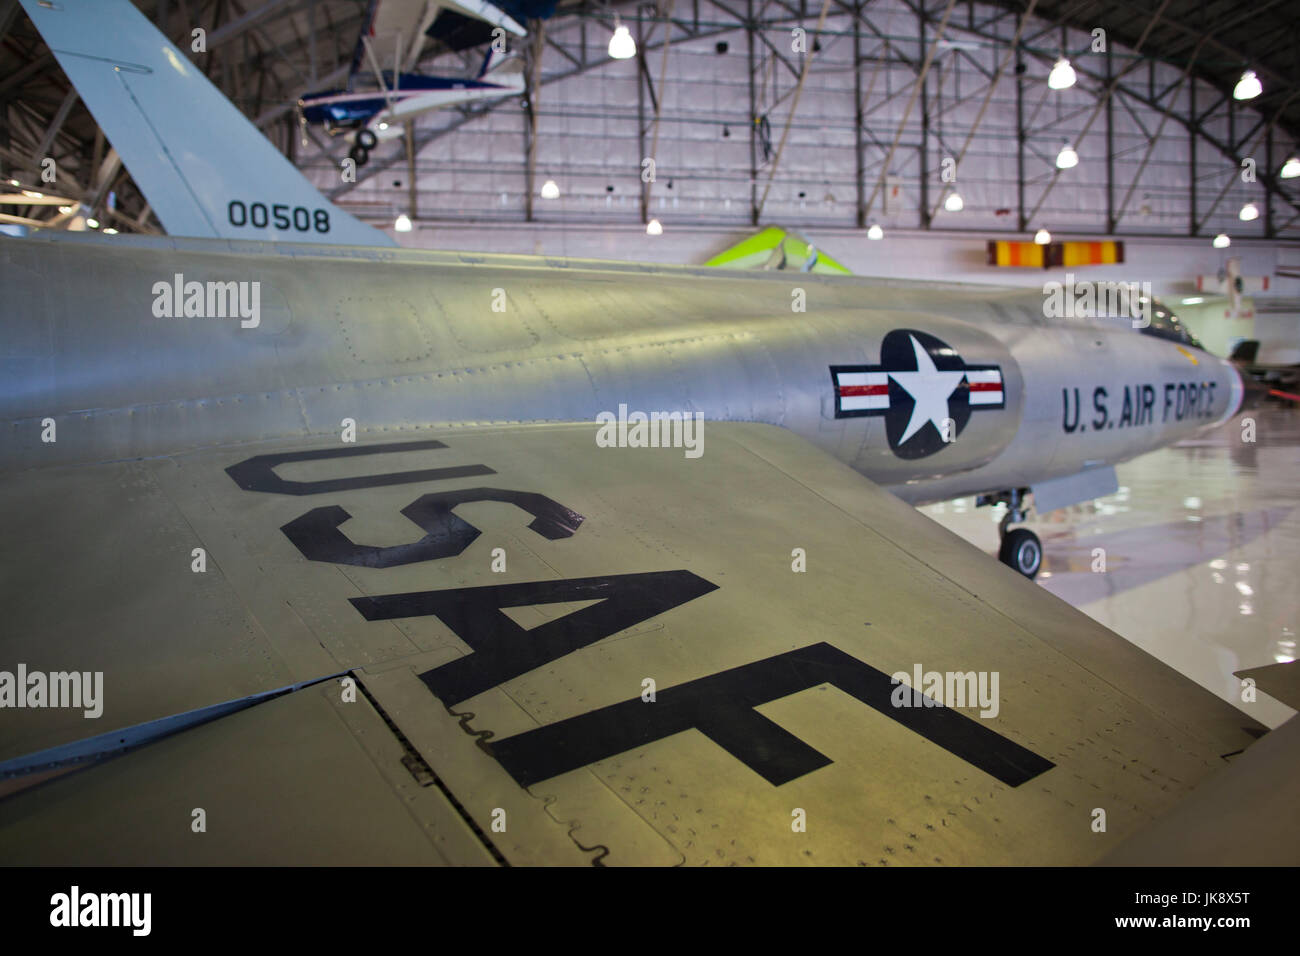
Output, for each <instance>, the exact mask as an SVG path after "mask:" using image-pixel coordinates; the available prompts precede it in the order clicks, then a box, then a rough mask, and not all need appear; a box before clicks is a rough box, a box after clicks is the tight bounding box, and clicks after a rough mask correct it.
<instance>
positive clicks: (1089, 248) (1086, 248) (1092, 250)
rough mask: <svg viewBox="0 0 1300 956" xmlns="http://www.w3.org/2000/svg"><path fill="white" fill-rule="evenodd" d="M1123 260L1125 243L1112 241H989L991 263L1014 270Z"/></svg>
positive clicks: (1094, 264)
mask: <svg viewBox="0 0 1300 956" xmlns="http://www.w3.org/2000/svg"><path fill="white" fill-rule="evenodd" d="M1123 261H1124V243H1122V242H1117V241H1115V240H1112V239H1104V240H1099V241H1097V242H1051V243H1048V244H1047V245H1045V246H1040V245H1038V243H1036V242H1010V241H1008V240H1005V239H990V240H989V244H988V264H989V265H991V266H1010V267H1012V268H1015V267H1017V266H1018V267H1021V268H1031V269H1033V268H1037V269H1048V268H1051V267H1053V266H1065V267H1066V268H1074V267H1075V266H1100V265H1111V264H1113V263H1117V262H1123Z"/></svg>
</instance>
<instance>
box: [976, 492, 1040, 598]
mask: <svg viewBox="0 0 1300 956" xmlns="http://www.w3.org/2000/svg"><path fill="white" fill-rule="evenodd" d="M1027 490H1028V489H1024V488H1013V489H1012V490H1010V491H1002V492H998V493H996V494H989V495H980V496H979V497H978V498H977V499H975V504H976V505H993V504H999V503H1002V504H1005V505H1006V506H1007V513H1006V514H1005V515H1003V517H1002V521H1001V523H999V525H998V533H999V534H1000V535H1001V537H1002V546H1001V547H1000V548H999V549H998V560H999V561H1001V562H1002V563H1003V564H1005V565H1007V567H1009V568H1012V569H1013V570H1015V571H1017V572H1019V573H1020V574H1023V575H1024V576H1025V577H1027V578H1029V579H1030V580H1031V581H1032V580H1033V579H1034V577H1035V576H1036V575H1037V574H1038V571H1039V569H1040V568H1042V566H1043V543H1042V542H1041V541H1039V540H1038V535H1036V534H1034V533H1033V532H1032V531H1030V530H1029V529H1028V528H1011V525H1012V524H1020V523H1021V522H1023V521H1024V520H1025V517H1026V512H1027V510H1028V509H1027V508H1026V507H1025V505H1024V493H1025V491H1027Z"/></svg>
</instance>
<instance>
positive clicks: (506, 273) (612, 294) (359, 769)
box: [0, 0, 1300, 865]
mask: <svg viewBox="0 0 1300 956" xmlns="http://www.w3.org/2000/svg"><path fill="white" fill-rule="evenodd" d="M23 3H24V7H25V8H26V10H27V12H28V14H29V16H30V17H31V18H32V20H33V22H34V23H35V24H36V25H37V27H38V28H39V29H40V30H41V32H42V33H43V35H44V36H45V38H46V41H47V42H48V44H49V46H50V48H51V49H52V50H54V51H55V55H56V56H57V57H58V59H59V62H60V63H61V64H62V65H63V67H64V69H65V71H66V72H67V73H68V76H69V77H70V78H71V79H72V81H73V82H74V83H75V84H76V86H77V88H78V89H79V91H80V92H81V94H82V96H83V97H84V98H85V101H86V103H87V104H88V105H89V107H90V109H91V111H92V112H93V113H94V115H95V117H96V119H97V120H98V121H99V123H100V124H101V126H102V127H103V128H104V130H105V133H106V134H107V135H108V137H109V138H110V139H111V140H112V141H113V143H114V145H115V146H117V148H118V149H119V150H121V152H122V156H123V158H124V160H125V162H126V163H127V165H128V166H129V167H130V169H131V170H132V173H133V175H134V176H135V177H136V181H137V182H138V183H139V185H140V187H141V188H142V189H143V190H144V192H145V194H146V196H147V197H148V199H149V201H150V202H151V203H152V204H153V207H154V208H155V209H156V210H157V211H158V214H159V217H160V218H161V220H162V222H163V224H164V225H165V226H166V228H167V229H168V231H169V232H171V233H172V235H171V236H170V237H168V238H158V237H126V236H118V237H110V238H103V237H99V236H89V237H87V236H84V235H82V236H78V235H74V234H66V233H64V234H52V235H50V236H48V237H47V236H37V237H34V238H26V239H2V240H0V281H2V282H3V286H4V289H5V295H4V296H3V297H2V298H0V324H2V326H3V329H4V340H5V352H4V357H3V363H4V377H3V381H4V388H3V391H2V392H0V412H2V416H0V424H2V425H3V430H4V443H3V445H0V502H2V503H3V504H2V505H0V508H3V518H4V527H5V534H6V545H5V548H4V549H3V552H0V555H2V557H0V562H3V567H2V568H0V581H2V582H3V584H0V588H3V600H4V605H5V614H6V626H5V628H4V629H3V632H2V633H0V662H2V663H0V778H3V779H2V782H3V785H4V787H5V790H6V791H7V792H8V793H9V794H10V795H9V796H8V797H7V798H5V799H3V800H0V858H2V859H4V860H5V861H6V862H7V863H21V862H40V863H91V862H95V863H111V862H149V863H165V862H168V863H170V862H184V863H190V864H193V863H217V862H220V863H249V862H258V863H290V862H298V863H305V862H328V863H332V864H339V863H356V862H369V863H379V862H383V863H397V862H403V863H482V864H492V863H502V862H509V863H560V864H563V863H570V864H586V863H592V862H598V863H604V864H623V863H642V864H673V863H679V862H683V861H685V862H690V863H705V862H708V863H712V864H714V865H717V864H720V863H733V862H734V863H741V864H751V863H800V864H806V863H824V864H856V863H864V864H869V865H892V864H898V863H915V864H930V865H933V864H960V863H984V864H995V863H1055V864H1064V863H1085V862H1089V861H1094V860H1098V859H1101V858H1103V857H1106V856H1107V854H1110V853H1112V852H1115V853H1123V852H1124V848H1125V846H1126V845H1128V846H1132V845H1133V844H1131V843H1129V842H1128V841H1129V840H1130V838H1135V837H1137V835H1139V834H1141V833H1142V831H1144V829H1145V828H1146V827H1147V825H1148V824H1149V823H1151V822H1152V821H1153V820H1155V821H1157V822H1158V820H1159V818H1162V817H1163V816H1164V815H1165V814H1166V813H1167V812H1169V811H1170V810H1171V809H1173V808H1175V807H1177V808H1179V812H1181V813H1184V816H1183V817H1181V818H1180V820H1181V821H1182V823H1183V825H1182V828H1181V829H1179V830H1177V838H1176V839H1174V840H1172V841H1170V842H1171V843H1172V846H1173V849H1171V850H1167V851H1165V850H1156V849H1151V846H1152V844H1151V843H1147V844H1143V846H1144V847H1145V848H1144V849H1143V850H1142V854H1143V857H1142V858H1143V859H1145V860H1147V861H1152V860H1153V858H1160V859H1165V858H1167V857H1160V856H1159V854H1160V853H1164V852H1167V853H1170V854H1177V853H1183V854H1184V855H1187V854H1189V853H1192V852H1193V850H1195V848H1196V847H1197V846H1198V845H1200V844H1198V842H1197V838H1196V836H1195V834H1197V833H1202V832H1204V833H1210V832H1212V833H1213V835H1214V836H1215V837H1216V838H1220V842H1221V845H1222V847H1224V848H1226V849H1223V850H1222V851H1221V852H1219V853H1218V855H1217V856H1215V857H1214V859H1215V860H1216V861H1220V862H1221V861H1223V859H1224V858H1225V857H1229V858H1231V857H1233V856H1234V854H1235V856H1236V857H1237V858H1241V857H1249V858H1254V859H1273V860H1276V861H1279V862H1283V861H1285V862H1292V863H1294V862H1295V856H1296V846H1297V842H1296V837H1295V831H1296V827H1297V822H1296V817H1295V814H1294V813H1292V812H1289V811H1290V808H1292V807H1293V805H1294V800H1295V781H1294V762H1293V761H1292V762H1290V763H1288V762H1287V760H1286V758H1285V746H1286V744H1287V743H1288V742H1290V745H1291V746H1294V736H1295V731H1296V728H1297V727H1300V724H1297V723H1296V722H1294V721H1292V723H1290V724H1288V725H1286V726H1285V727H1283V728H1282V729H1281V730H1279V731H1277V732H1275V733H1274V734H1271V735H1269V736H1267V737H1265V738H1264V740H1263V741H1262V742H1261V743H1260V744H1259V745H1257V746H1256V747H1252V748H1251V749H1250V750H1247V751H1246V752H1245V754H1244V756H1242V757H1240V758H1238V761H1237V762H1235V763H1233V764H1228V765H1226V769H1224V768H1225V762H1224V760H1223V755H1225V754H1232V753H1237V752H1240V751H1242V750H1243V749H1245V748H1247V747H1248V746H1249V745H1250V744H1251V743H1252V742H1253V741H1254V740H1255V738H1256V737H1257V736H1258V735H1260V734H1261V733H1262V732H1263V730H1264V728H1263V727H1262V726H1261V725H1260V724H1258V723H1257V722H1256V721H1254V720H1253V719H1252V718H1251V717H1250V716H1249V715H1248V714H1245V713H1243V712H1242V711H1241V710H1238V709H1237V708H1235V707H1233V706H1231V705H1229V704H1228V703H1225V702H1224V701H1222V700H1220V699H1219V698H1218V697H1216V696H1215V695H1214V694H1212V693H1210V692H1209V691H1206V690H1204V689H1202V688H1201V687H1199V686H1197V685H1196V684H1195V683H1193V682H1191V681H1189V680H1187V679H1185V678H1183V677H1181V676H1180V675H1178V674H1177V673H1176V672H1174V671H1172V670H1171V669H1169V668H1168V667H1166V666H1164V665H1163V664H1161V663H1160V662H1159V661H1157V660H1156V659H1154V658H1152V657H1150V656H1149V655H1147V654H1145V653H1143V652H1142V651H1140V650H1138V649H1137V648H1136V647H1134V646H1133V645H1131V644H1129V643H1128V642H1127V641H1125V640H1123V639H1122V638H1120V637H1118V636H1117V635H1115V634H1114V633H1112V632H1110V631H1108V630H1107V629H1106V628H1104V627H1102V626H1101V625H1099V624H1097V623H1096V622H1094V621H1092V620H1091V619H1089V618H1088V617H1086V616H1085V615H1083V614H1081V613H1079V612H1077V611H1075V610H1074V609H1072V608H1070V607H1069V606H1067V605H1065V604H1064V603H1062V602H1060V601H1059V600H1057V599H1056V598H1054V597H1053V596H1052V595H1050V594H1047V593H1045V592H1044V591H1042V590H1041V589H1040V588H1038V587H1037V586H1035V585H1034V584H1033V583H1032V582H1031V581H1028V580H1026V579H1025V577H1023V576H1022V575H1018V574H1014V573H1011V572H1010V571H1008V569H1007V568H1005V567H1003V566H1001V565H999V564H998V563H997V562H995V561H993V560H992V559H991V558H989V557H988V556H987V555H985V554H982V553H981V552H979V551H978V550H976V549H975V548H973V547H971V546H970V545H968V544H967V543H966V542H964V541H962V540H960V539H959V538H957V537H956V536H954V535H952V534H950V533H949V532H947V531H946V530H944V529H943V528H941V527H939V526H938V525H937V524H935V523H934V522H932V521H930V520H929V519H928V518H926V517H925V516H923V515H921V514H920V513H918V512H917V511H916V510H915V509H913V508H912V507H910V506H909V504H908V502H916V501H925V500H932V499H941V498H948V497H952V496H955V495H961V494H970V493H974V492H981V493H987V494H990V495H994V496H998V497H1002V498H1004V499H1006V500H1008V501H1010V502H1012V503H1014V504H1016V505H1021V504H1023V502H1024V501H1025V500H1026V498H1027V496H1028V494H1029V492H1031V491H1032V493H1033V496H1034V497H1035V498H1040V501H1039V506H1040V507H1045V506H1050V505H1052V504H1063V503H1067V502H1069V501H1072V500H1078V499H1080V498H1085V497H1091V496H1093V495H1095V494H1098V493H1100V492H1102V491H1105V490H1107V489H1108V488H1110V487H1113V484H1114V477H1113V472H1112V465H1113V463H1114V462H1117V461H1122V460H1125V459H1127V458H1130V457H1132V456H1134V455H1138V454H1141V453H1142V452H1144V451H1147V450H1150V449H1153V448H1158V447H1161V446H1163V445H1166V444H1168V443H1170V442H1172V441H1176V440H1178V439H1180V438H1182V437H1185V436H1190V435H1193V434H1196V433H1197V432H1199V431H1200V430H1201V429H1203V428H1205V427H1206V426H1210V425H1214V424H1216V423H1219V422H1222V421H1225V420H1226V419H1227V418H1228V417H1229V416H1231V415H1232V414H1233V413H1234V412H1235V410H1236V409H1237V407H1238V405H1239V403H1240V401H1241V397H1242V386H1241V381H1240V379H1239V377H1238V375H1237V373H1236V371H1235V370H1234V369H1233V367H1232V366H1231V365H1230V364H1229V363H1226V362H1223V361H1220V360H1219V359H1216V358H1214V357H1213V356H1211V355H1209V354H1207V353H1205V352H1203V351H1201V350H1199V349H1197V348H1196V347H1195V346H1194V345H1190V344H1188V343H1185V342H1178V343H1176V342H1173V341H1169V340H1167V339H1165V338H1161V337H1159V336H1155V335H1146V334H1139V333H1138V332H1136V331H1134V330H1132V329H1131V328H1129V327H1128V326H1127V324H1124V325H1120V324H1118V323H1114V322H1110V323H1106V322H1093V321H1084V320H1079V321H1060V322H1049V321H1046V320H1044V318H1043V314H1042V307H1041V300H1040V299H1039V297H1038V296H1036V295H1031V294H1028V293H1016V292H1006V291H1002V290H996V289H994V290H990V289H986V288H981V287H974V286H959V285H950V284H926V283H916V282H889V281H879V280H867V279H861V278H856V277H839V276H817V275H811V274H805V275H798V274H794V275H792V274H790V273H784V274H783V273H780V272H770V273H737V274H727V273H722V272H719V271H717V270H711V269H702V268H701V269H695V268H672V267H650V266H642V265H631V264H624V265H619V264H609V263H593V262H566V263H560V264H559V265H558V267H557V265H556V264H555V263H553V262H551V261H550V260H544V259H541V258H534V257H524V256H480V255H474V256H460V255H457V254H454V253H438V252H421V251H407V250H398V249H395V248H392V244H391V242H390V241H389V240H388V239H387V238H386V237H384V236H382V235H381V234H380V233H378V232H376V231H374V230H372V229H371V228H370V227H368V226H365V225H363V224H362V223H360V222H358V221H357V220H356V219H354V218H353V217H351V216H349V215H347V214H345V213H343V212H341V211H340V210H339V209H337V208H335V207H334V206H332V205H331V204H329V203H328V202H327V201H325V200H324V199H323V198H322V197H321V196H320V195H319V194H317V193H316V192H315V191H314V190H313V189H312V188H311V187H310V185H309V184H308V183H306V181H305V180H303V179H302V177H301V176H300V175H299V174H298V173H297V171H296V170H294V169H293V168H292V167H291V166H290V165H289V163H288V162H287V161H286V160H285V159H284V158H283V157H282V156H280V155H279V154H277V153H276V152H275V151H274V150H273V149H272V148H271V147H270V146H269V144H267V142H266V141H265V140H264V139H263V138H262V137H261V136H260V135H259V134H258V133H257V132H256V130H255V129H254V128H253V127H252V126H251V125H250V124H248V123H247V122H246V121H245V120H244V119H243V118H242V117H241V116H240V115H239V114H238V113H237V111H236V110H235V109H234V108H233V106H231V105H230V104H229V103H228V102H227V101H226V100H225V99H224V98H223V97H221V95H220V94H219V93H218V92H217V91H216V90H215V89H214V88H213V87H212V86H211V85H210V84H209V83H208V82H207V80H206V79H205V78H204V77H203V75H202V73H201V72H199V71H198V70H195V69H194V68H193V67H192V66H190V65H189V63H188V61H186V59H185V58H184V57H183V56H182V55H181V54H180V53H179V52H178V51H177V50H176V49H175V48H174V47H172V46H171V45H170V44H169V43H167V41H166V40H165V39H163V38H162V37H161V35H159V34H158V33H157V32H156V31H155V30H154V29H153V28H152V27H151V26H150V25H149V24H148V23H147V21H145V20H144V18H143V17H142V16H141V15H140V14H139V13H138V12H137V11H136V10H135V9H134V8H133V7H132V6H131V4H130V3H129V2H127V0H96V2H89V0H62V2H61V3H59V4H58V5H57V7H54V8H47V7H46V6H43V5H42V4H40V3H38V2H37V0H23ZM122 64H132V65H133V66H134V67H139V69H115V66H120V65H122ZM173 104H184V108H183V109H181V108H180V107H179V106H178V105H177V106H173ZM146 120H152V122H146ZM243 239H253V240H264V241H261V242H241V241H239V240H243ZM327 243H340V244H341V245H326V244H327ZM801 295H802V296H803V297H804V299H805V300H806V310H805V311H803V312H794V311H792V309H791V302H792V300H793V299H797V298H798V297H799V296H801ZM1020 530H1022V531H1023V530H1024V529H1020ZM1026 534H1027V532H1026ZM1021 540H1022V541H1026V540H1032V536H1031V537H1030V538H1023V537H1022V538H1021ZM1026 553H1027V552H1026V550H1025V549H1024V548H1019V549H1017V551H1016V554H1015V556H1014V560H1013V561H1012V563H1013V564H1017V566H1019V567H1020V568H1021V570H1025V571H1029V570H1032V568H1030V567H1029V565H1032V566H1034V567H1036V565H1037V558H1036V557H1035V556H1033V555H1029V556H1028V557H1026ZM1040 553H1041V552H1040ZM1288 666H1289V665H1288ZM74 678H75V680H74ZM1267 680H1268V679H1267V678H1266V677H1264V676H1263V675H1259V681H1260V686H1261V687H1263V688H1265V689H1267ZM19 701H21V703H19ZM52 704H53V705H55V706H51V705H52ZM1279 735H1282V736H1280V737H1279ZM1286 735H1290V736H1289V737H1288V736H1286ZM1275 740H1276V741H1277V745H1276V746H1274V745H1273V743H1272V742H1273V741H1275ZM1279 753H1281V754H1282V756H1280V757H1279V756H1278V754H1279ZM74 768H75V769H79V770H80V771H81V772H79V773H76V774H68V773H67V772H68V771H69V770H70V769H74ZM1270 773H1271V774H1273V775H1274V776H1273V777H1270V778H1269V780H1270V785H1269V786H1257V787H1256V788H1255V789H1254V790H1252V791H1251V792H1252V793H1255V794H1257V795H1258V796H1257V797H1256V799H1254V800H1253V801H1251V803H1250V805H1249V806H1248V807H1236V808H1229V810H1227V811H1222V810H1216V813H1218V815H1217V816H1214V817H1213V820H1214V825H1213V826H1212V827H1211V826H1204V827H1199V826H1197V825H1195V820H1196V816H1195V813H1196V812H1197V811H1198V807H1199V808H1200V809H1199V812H1201V813H1202V814H1204V813H1206V811H1205V810H1204V804H1203V803H1202V804H1197V803H1196V799H1195V798H1196V794H1195V793H1193V791H1194V789H1195V788H1198V787H1200V786H1204V787H1206V788H1213V787H1215V786H1218V785H1219V784H1218V783H1216V781H1222V779H1223V778H1224V777H1225V776H1226V777H1227V779H1228V784H1229V785H1234V786H1235V785H1240V786H1243V787H1244V786H1245V785H1246V784H1245V781H1244V780H1243V779H1242V778H1249V779H1251V780H1258V779H1259V778H1260V776H1261V775H1267V774H1270ZM1279 774H1283V775H1285V774H1289V775H1290V776H1289V777H1286V776H1283V777H1282V778H1281V779H1282V782H1283V784H1284V785H1281V786H1279V785H1278V784H1277V780H1278V775H1279ZM15 791H16V792H15ZM1234 792H1244V791H1241V790H1234ZM1189 795H1191V797H1192V799H1191V801H1190V802H1189V801H1187V800H1186V799H1185V798H1188V797H1189ZM1269 800H1274V801H1278V802H1279V803H1280V805H1279V806H1277V807H1270V806H1264V805H1263V804H1264V803H1267V802H1268V801H1269ZM1098 807H1100V808H1102V809H1103V810H1104V811H1105V813H1106V815H1107V825H1106V826H1105V827H1104V828H1103V829H1101V830H1098V828H1097V827H1096V826H1095V825H1094V824H1095V821H1096V808H1098ZM195 808H202V810H203V813H204V819H205V821H206V829H207V830H208V832H207V833H199V832H197V831H196V830H195V828H194V821H195V819H196V818H195V816H194V813H195ZM1187 808H1191V809H1190V810H1189V809H1187ZM1234 814H1235V816H1234ZM1189 817H1190V818H1191V819H1192V821H1193V822H1192V823H1191V824H1188V823H1187V822H1186V821H1187V820H1188V818H1189ZM218 826H219V827H220V829H218ZM1234 826H1236V827H1238V828H1242V829H1243V830H1244V831H1245V833H1246V835H1242V834H1239V833H1236V832H1235V831H1233V830H1232V828H1233V827H1234ZM1252 827H1254V828H1265V829H1266V830H1267V838H1266V839H1248V838H1247V835H1249V831H1250V828H1252ZM230 833H237V834H238V839H231V838H228V837H227V836H219V835H215V834H230ZM1225 833H1227V834H1228V835H1225ZM1130 852H1132V851H1130ZM1203 857H1204V853H1203V854H1202V858H1203Z"/></svg>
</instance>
